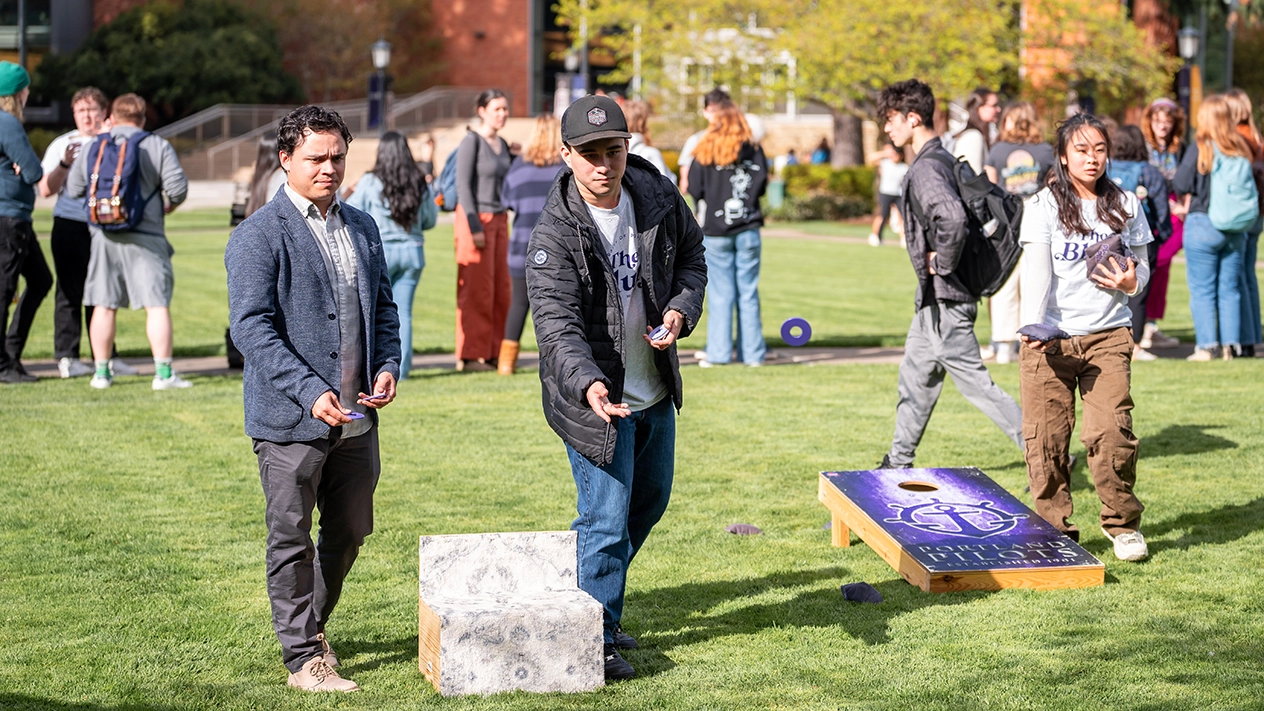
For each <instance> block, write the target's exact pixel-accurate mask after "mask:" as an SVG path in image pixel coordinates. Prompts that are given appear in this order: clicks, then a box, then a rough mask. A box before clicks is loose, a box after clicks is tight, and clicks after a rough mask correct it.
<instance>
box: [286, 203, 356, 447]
mask: <svg viewBox="0 0 1264 711" xmlns="http://www.w3.org/2000/svg"><path fill="white" fill-rule="evenodd" d="M285 194H286V195H287V196H289V198H290V202H292V203H294V207H296V208H298V211H299V214H301V215H303V220H304V221H305V222H306V223H307V227H308V229H310V230H311V233H312V237H314V238H315V239H316V245H317V246H318V247H320V255H321V257H323V258H324V260H325V270H326V271H327V272H328V274H329V283H330V285H331V286H332V287H333V292H334V309H335V314H334V315H335V317H336V318H337V319H338V335H339V339H340V345H339V348H338V362H339V365H340V366H341V368H342V377H341V383H340V384H339V393H338V403H339V404H340V405H342V407H343V409H347V410H353V411H355V412H361V413H362V412H365V410H366V408H365V407H364V406H363V405H360V404H359V403H357V402H356V400H357V399H358V398H359V394H360V393H361V392H367V390H366V389H365V384H364V379H363V376H362V373H363V372H364V348H363V344H364V327H363V321H362V319H361V314H360V290H359V268H358V267H359V265H358V264H357V263H356V253H355V245H354V243H352V241H351V233H350V232H348V231H347V224H346V223H345V222H343V220H342V203H341V202H339V200H338V196H337V195H335V196H334V201H333V203H331V204H330V205H329V210H328V211H327V213H326V214H327V216H326V217H321V215H320V208H318V207H316V205H315V203H313V202H312V201H311V200H308V199H307V198H305V197H303V196H302V195H299V194H298V193H297V192H295V191H294V188H292V187H290V184H289V183H286V184H285ZM371 426H372V421H371V420H370V419H369V418H368V417H365V418H364V419H361V420H352V421H351V422H349V423H347V424H345V425H343V426H342V437H343V438H344V439H346V438H348V437H356V436H358V435H362V434H364V433H365V432H368V431H369V428H370V427H371Z"/></svg>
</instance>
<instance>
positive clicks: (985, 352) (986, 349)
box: [979, 346, 996, 360]
mask: <svg viewBox="0 0 1264 711" xmlns="http://www.w3.org/2000/svg"><path fill="white" fill-rule="evenodd" d="M995 357H996V349H994V348H992V346H979V358H981V359H982V360H987V359H989V358H995Z"/></svg>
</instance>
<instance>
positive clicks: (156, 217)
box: [65, 94, 192, 390]
mask: <svg viewBox="0 0 1264 711" xmlns="http://www.w3.org/2000/svg"><path fill="white" fill-rule="evenodd" d="M145 109H146V106H145V100H144V99H142V98H140V97H139V96H137V95H136V94H124V95H122V96H120V97H118V98H117V99H115V100H114V103H113V105H112V106H111V108H110V116H111V118H112V119H113V120H114V127H113V128H112V129H110V132H109V133H107V134H101V135H100V136H98V137H97V139H96V141H94V142H92V143H91V144H89V145H88V146H86V147H85V149H84V150H81V151H80V152H79V157H78V158H76V159H75V163H74V165H73V166H71V168H70V173H69V175H67V176H66V193H65V194H66V195H67V196H69V197H72V198H82V197H85V196H86V197H87V198H88V201H87V203H88V204H87V208H86V210H87V216H86V217H87V221H88V229H89V230H90V231H91V232H92V247H91V249H92V256H91V258H90V259H89V261H88V278H87V280H86V282H85V283H84V292H83V303H84V304H85V305H90V306H93V307H94V308H93V310H92V323H91V324H90V325H89V327H88V337H89V340H90V341H91V342H92V357H93V359H94V361H95V366H96V369H95V374H94V375H93V377H92V381H91V383H90V385H92V387H94V388H97V389H98V390H100V389H104V388H108V387H110V385H111V384H113V382H114V375H113V373H112V371H111V370H110V355H111V353H113V350H114V324H115V316H116V314H117V313H118V310H119V309H120V308H124V307H127V306H131V307H132V308H133V309H139V308H144V309H145V314H146V324H145V333H146V334H147V335H148V336H149V347H150V349H151V350H152V351H153V354H154V382H153V389H154V390H175V389H180V388H187V387H190V386H191V385H192V383H190V382H189V381H187V380H185V379H183V378H181V377H180V376H178V375H176V374H175V372H173V371H172V369H171V311H170V308H169V307H170V305H171V291H172V288H173V286H174V277H173V275H172V270H171V255H172V253H173V252H174V250H173V249H172V248H171V243H170V242H168V241H167V236H166V231H165V227H164V215H166V213H169V212H171V211H172V210H174V209H175V207H176V206H177V205H179V204H180V203H182V202H184V198H185V197H186V196H187V195H188V192H189V181H188V179H187V178H186V177H185V175H184V169H183V168H181V167H180V159H179V158H177V157H176V151H175V149H174V148H172V147H171V144H170V143H168V142H167V141H166V139H164V138H162V137H160V136H157V135H154V134H152V133H148V132H147V131H145V130H144V126H145ZM164 194H165V195H166V206H165V207H164V202H163V195H164Z"/></svg>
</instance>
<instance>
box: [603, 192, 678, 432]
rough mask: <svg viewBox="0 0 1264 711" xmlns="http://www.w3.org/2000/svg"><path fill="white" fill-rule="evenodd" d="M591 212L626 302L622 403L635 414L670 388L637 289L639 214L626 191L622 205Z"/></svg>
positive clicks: (656, 401)
mask: <svg viewBox="0 0 1264 711" xmlns="http://www.w3.org/2000/svg"><path fill="white" fill-rule="evenodd" d="M584 204H585V205H587V206H588V212H589V214H591V215H592V218H593V222H595V223H596V224H597V231H598V232H600V233H601V238H602V241H603V242H605V247H606V257H607V258H608V259H609V260H610V268H611V270H612V271H613V272H614V278H615V283H616V284H617V286H618V289H619V298H620V299H621V300H622V302H623V343H624V349H623V350H624V353H623V367H624V376H623V401H624V402H625V403H627V405H628V408H629V409H630V410H632V411H633V412H639V411H640V410H645V409H647V408H649V407H652V406H653V405H655V404H657V403H658V401H659V400H662V399H663V397H664V396H665V395H667V385H666V384H665V383H664V382H663V378H662V376H661V375H659V373H658V368H657V367H656V366H655V365H654V347H653V346H651V345H650V344H649V343H647V342H646V341H645V338H643V336H645V334H646V330H645V327H646V324H647V323H648V321H647V319H646V316H645V298H644V295H643V294H641V290H640V287H638V286H637V283H636V281H637V279H636V276H637V267H638V265H639V263H640V259H639V257H638V255H637V247H636V213H635V212H634V211H633V209H632V197H631V196H630V195H628V191H627V190H623V191H622V194H621V195H620V196H619V204H618V205H617V206H615V208H614V209H613V210H606V209H604V208H600V207H597V206H595V205H592V204H591V203H584Z"/></svg>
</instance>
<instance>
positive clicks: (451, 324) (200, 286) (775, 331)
mask: <svg viewBox="0 0 1264 711" xmlns="http://www.w3.org/2000/svg"><path fill="white" fill-rule="evenodd" d="M227 222H228V218H227V217H226V215H225V212H224V211H223V210H201V211H192V212H179V211H177V212H176V213H174V214H173V215H172V216H171V217H170V218H168V228H169V235H168V236H169V238H170V240H171V243H172V244H173V245H174V246H175V250H176V252H175V256H174V257H173V258H172V261H173V263H174V267H175V273H176V281H175V294H174V297H173V298H172V303H171V315H172V319H173V321H174V324H175V353H176V355H177V356H204V355H217V354H223V353H224V329H225V328H227V327H228V288H227V285H226V283H225V276H224V244H225V243H226V242H227V241H228V233H229V229H228V227H226V225H227ZM51 225H52V217H51V213H50V212H49V211H40V212H37V213H36V219H35V230H36V233H37V234H38V235H40V236H41V240H40V242H41V243H42V244H43V246H44V249H45V253H46V255H48V239H47V237H48V233H49V231H50V229H51ZM778 227H783V228H784V227H789V228H791V229H795V230H799V231H804V232H809V233H811V234H819V235H847V236H851V237H863V236H864V235H866V234H868V228H867V227H865V226H858V225H835V224H830V223H795V224H791V225H778ZM47 259H48V261H49V267H50V268H51V267H52V257H51V255H48V256H47ZM915 283H916V282H915V280H914V277H913V271H912V268H911V267H910V266H909V263H908V257H907V256H906V255H905V253H904V251H903V250H901V249H899V248H898V247H884V248H882V249H873V248H871V247H869V246H867V245H862V244H839V243H834V242H826V241H812V240H800V239H787V238H779V237H765V238H764V253H763V267H762V276H761V283H760V296H761V300H762V309H763V319H764V335H765V337H766V338H767V339H768V342H769V345H772V346H782V345H784V343H783V342H782V341H781V324H782V322H784V321H785V320H786V319H788V318H790V317H792V316H800V317H803V318H806V319H807V320H808V322H809V323H811V324H812V330H813V339H812V345H823V346H879V345H883V346H898V345H903V343H904V334H905V332H906V331H907V330H908V323H909V320H910V319H911V318H912V313H913V289H914V284H915ZM1168 304H1169V307H1168V315H1167V318H1166V319H1165V320H1164V321H1163V323H1162V326H1163V329H1164V330H1165V331H1166V332H1167V333H1169V334H1172V335H1176V336H1179V337H1181V338H1182V339H1183V340H1187V341H1189V340H1193V335H1194V329H1193V322H1192V321H1191V319H1190V316H1189V293H1188V291H1187V290H1186V287H1185V269H1184V266H1183V265H1177V266H1176V267H1175V268H1174V269H1173V270H1172V285H1171V290H1170V292H1169V294H1168ZM455 312H456V264H455V262H454V260H453V245H452V226H451V225H450V224H449V225H440V226H439V227H437V228H435V229H434V230H431V231H430V232H429V233H428V234H427V235H426V268H425V270H424V271H423V272H422V276H421V284H420V285H419V286H418V288H417V295H416V298H415V300H414V305H413V349H414V350H415V351H416V352H418V353H443V352H449V353H450V352H452V350H453V349H454V348H455V341H456V336H455V318H454V314H455ZM989 328H990V327H989V326H988V319H987V309H986V308H980V316H979V323H978V332H979V334H980V337H981V338H982V340H984V341H985V342H986V341H987V340H988V339H989V338H990V334H991V332H990V330H989ZM705 343H706V325H705V316H704V321H703V323H702V324H700V326H699V328H698V330H697V331H696V332H695V335H693V336H691V337H690V338H688V339H686V340H685V341H684V342H683V344H682V345H683V346H684V347H686V348H690V349H693V348H702V347H703V346H704V345H705ZM523 347H524V348H526V349H528V350H534V348H535V336H534V333H533V331H532V328H531V319H530V318H528V319H527V327H526V331H525V332H524V333H523ZM118 349H119V352H120V353H121V354H122V355H124V356H148V355H149V342H148V341H147V340H146V339H145V315H144V312H143V311H134V312H133V311H122V312H120V313H119V319H118ZM82 355H83V357H84V358H85V359H88V358H90V354H89V347H88V342H87V337H86V334H85V337H84V339H83V345H82ZM52 356H53V295H52V294H51V293H50V294H49V296H48V298H47V299H46V300H45V302H44V305H43V306H42V307H41V308H40V311H39V313H38V315H37V316H36V321H35V325H34V327H33V328H32V329H31V336H30V339H29V341H28V343H27V347H26V352H25V354H24V356H23V357H24V358H28V359H35V358H51V357H52Z"/></svg>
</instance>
